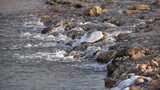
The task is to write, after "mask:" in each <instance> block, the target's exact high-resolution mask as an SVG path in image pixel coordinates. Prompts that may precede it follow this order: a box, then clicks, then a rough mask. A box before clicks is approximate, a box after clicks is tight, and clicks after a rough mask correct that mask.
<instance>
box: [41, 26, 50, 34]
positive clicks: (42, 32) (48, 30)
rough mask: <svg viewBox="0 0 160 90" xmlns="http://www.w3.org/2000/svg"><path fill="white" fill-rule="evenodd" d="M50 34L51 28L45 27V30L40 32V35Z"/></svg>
mask: <svg viewBox="0 0 160 90" xmlns="http://www.w3.org/2000/svg"><path fill="white" fill-rule="evenodd" d="M51 32H52V28H51V27H47V28H44V29H43V30H42V31H41V34H47V33H51Z"/></svg>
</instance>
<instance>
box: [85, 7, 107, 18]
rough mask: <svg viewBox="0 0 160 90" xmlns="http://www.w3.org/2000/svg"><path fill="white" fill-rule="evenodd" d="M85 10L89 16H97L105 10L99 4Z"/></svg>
mask: <svg viewBox="0 0 160 90" xmlns="http://www.w3.org/2000/svg"><path fill="white" fill-rule="evenodd" d="M87 12H88V15H89V16H99V15H101V14H103V13H104V12H106V10H104V9H102V7H100V6H94V7H92V8H91V9H89V10H88V11H87Z"/></svg>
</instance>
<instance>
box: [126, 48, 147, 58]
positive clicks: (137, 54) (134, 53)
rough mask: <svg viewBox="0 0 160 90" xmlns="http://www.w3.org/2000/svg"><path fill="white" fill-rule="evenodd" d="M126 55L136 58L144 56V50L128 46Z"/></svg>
mask: <svg viewBox="0 0 160 90" xmlns="http://www.w3.org/2000/svg"><path fill="white" fill-rule="evenodd" d="M128 55H129V56H130V57H131V59H133V60H138V59H140V58H142V57H144V56H145V52H144V50H143V49H141V48H130V49H129V50H128Z"/></svg>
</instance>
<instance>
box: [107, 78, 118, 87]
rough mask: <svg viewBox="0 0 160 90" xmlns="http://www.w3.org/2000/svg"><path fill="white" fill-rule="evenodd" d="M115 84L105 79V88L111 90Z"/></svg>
mask: <svg viewBox="0 0 160 90" xmlns="http://www.w3.org/2000/svg"><path fill="white" fill-rule="evenodd" d="M115 84H116V81H115V80H114V79H111V78H107V79H106V80H105V87H108V88H111V87H113V86H114V85H115Z"/></svg>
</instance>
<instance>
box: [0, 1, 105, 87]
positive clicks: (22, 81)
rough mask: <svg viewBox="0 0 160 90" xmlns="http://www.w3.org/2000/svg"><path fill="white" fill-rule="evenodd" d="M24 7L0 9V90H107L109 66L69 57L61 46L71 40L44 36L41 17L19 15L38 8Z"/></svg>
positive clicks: (63, 37)
mask: <svg viewBox="0 0 160 90" xmlns="http://www.w3.org/2000/svg"><path fill="white" fill-rule="evenodd" d="M4 1H5V0H4ZM6 1H7V0H6ZM14 1H16V0H14ZM26 1H27V0H26ZM36 1H39V0H29V3H31V2H33V3H35V2H36ZM17 2H18V3H21V2H20V0H17ZM15 3H16V2H15ZM26 3H27V2H26ZM33 3H32V5H34V4H33ZM23 4H25V1H24V0H22V5H19V4H18V5H19V6H17V7H16V8H13V10H12V9H11V7H12V6H11V7H10V6H9V5H8V6H7V7H5V6H4V7H3V8H2V7H1V8H0V12H1V14H0V90H105V87H104V80H103V79H104V78H105V65H100V64H97V63H95V62H93V61H91V62H90V61H85V60H74V59H73V58H72V57H65V54H66V51H65V46H64V45H63V44H61V43H57V42H58V41H65V40H69V38H67V37H65V36H63V35H59V36H58V37H59V38H58V39H57V37H54V36H48V35H41V34H40V32H41V30H42V29H43V28H44V27H45V26H44V25H43V23H42V22H40V21H39V18H38V17H37V16H35V15H33V14H23V13H18V12H19V11H21V10H23V9H25V10H26V9H28V10H32V9H33V8H35V7H36V6H34V7H31V8H21V7H23ZM35 5H37V7H38V5H41V4H37V3H36V4H35ZM13 7H14V6H13ZM25 7H27V6H25ZM28 7H30V5H29V6H28ZM37 7H36V8H37ZM18 8H21V9H18ZM16 10H18V11H16ZM13 11H14V13H13Z"/></svg>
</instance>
